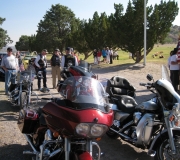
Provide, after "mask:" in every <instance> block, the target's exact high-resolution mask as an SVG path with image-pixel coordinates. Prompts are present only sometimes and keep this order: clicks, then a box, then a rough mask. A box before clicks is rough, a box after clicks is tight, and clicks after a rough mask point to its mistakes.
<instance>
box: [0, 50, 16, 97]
mask: <svg viewBox="0 0 180 160" xmlns="http://www.w3.org/2000/svg"><path fill="white" fill-rule="evenodd" d="M1 67H2V68H3V69H4V71H5V94H6V95H8V86H9V83H10V81H11V83H15V75H16V72H17V70H18V68H19V67H18V60H17V59H16V57H15V56H14V55H13V54H12V48H11V47H8V48H7V55H6V56H4V57H3V59H2V62H1Z"/></svg>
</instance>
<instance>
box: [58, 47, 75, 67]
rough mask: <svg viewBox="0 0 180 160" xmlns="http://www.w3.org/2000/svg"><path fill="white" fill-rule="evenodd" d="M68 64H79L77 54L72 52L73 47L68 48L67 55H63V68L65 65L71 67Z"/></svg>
mask: <svg viewBox="0 0 180 160" xmlns="http://www.w3.org/2000/svg"><path fill="white" fill-rule="evenodd" d="M68 64H72V65H73V66H78V61H77V58H76V57H75V56H73V55H72V54H71V48H70V47H67V48H66V55H64V56H62V60H61V69H63V68H64V67H69V66H68Z"/></svg>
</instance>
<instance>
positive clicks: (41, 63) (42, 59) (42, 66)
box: [35, 49, 48, 90]
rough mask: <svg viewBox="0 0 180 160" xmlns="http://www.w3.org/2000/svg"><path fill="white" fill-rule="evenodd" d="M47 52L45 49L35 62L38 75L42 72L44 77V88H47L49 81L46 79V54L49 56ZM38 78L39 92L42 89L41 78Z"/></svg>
mask: <svg viewBox="0 0 180 160" xmlns="http://www.w3.org/2000/svg"><path fill="white" fill-rule="evenodd" d="M47 53H48V52H47V50H46V49H43V50H42V52H41V53H40V54H39V55H38V56H37V58H36V60H35V65H36V72H37V73H38V72H39V71H41V72H42V76H43V87H44V88H47V84H46V82H47V79H46V68H47V60H46V54H47ZM37 78H38V90H40V89H41V78H40V77H37Z"/></svg>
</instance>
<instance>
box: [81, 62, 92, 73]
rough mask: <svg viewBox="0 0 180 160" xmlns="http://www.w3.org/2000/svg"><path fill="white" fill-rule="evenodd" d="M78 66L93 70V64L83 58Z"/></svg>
mask: <svg viewBox="0 0 180 160" xmlns="http://www.w3.org/2000/svg"><path fill="white" fill-rule="evenodd" d="M78 66H79V67H82V68H85V69H87V70H88V72H90V71H91V65H90V64H89V63H88V62H86V61H83V60H81V61H80V63H79V65H78Z"/></svg>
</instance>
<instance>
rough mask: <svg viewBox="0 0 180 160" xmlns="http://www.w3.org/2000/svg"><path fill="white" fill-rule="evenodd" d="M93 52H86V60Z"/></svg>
mask: <svg viewBox="0 0 180 160" xmlns="http://www.w3.org/2000/svg"><path fill="white" fill-rule="evenodd" d="M92 53H93V52H91V53H90V54H88V52H87V53H85V54H84V60H86V59H88V57H89V56H91V54H92Z"/></svg>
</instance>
